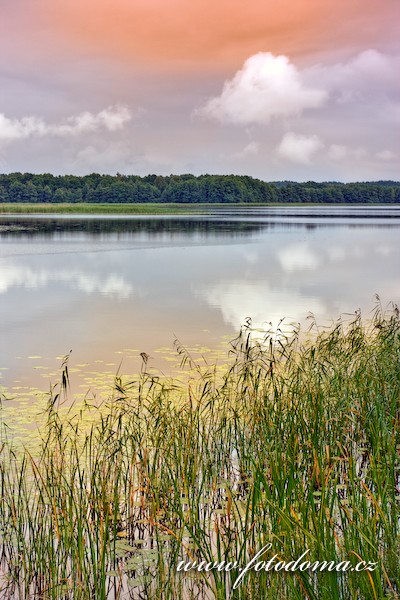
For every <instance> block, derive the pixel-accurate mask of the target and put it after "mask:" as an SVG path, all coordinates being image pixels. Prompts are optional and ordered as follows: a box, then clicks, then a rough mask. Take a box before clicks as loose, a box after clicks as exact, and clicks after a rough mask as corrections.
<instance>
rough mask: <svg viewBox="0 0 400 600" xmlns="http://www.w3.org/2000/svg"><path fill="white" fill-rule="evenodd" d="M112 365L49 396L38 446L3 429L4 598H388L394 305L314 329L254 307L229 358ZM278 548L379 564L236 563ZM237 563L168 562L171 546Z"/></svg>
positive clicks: (397, 374)
mask: <svg viewBox="0 0 400 600" xmlns="http://www.w3.org/2000/svg"><path fill="white" fill-rule="evenodd" d="M177 352H178V355H179V358H180V361H181V365H182V369H183V370H186V372H187V374H188V377H187V378H186V380H185V381H183V379H178V378H170V379H168V380H165V379H161V378H158V377H157V376H155V375H154V374H152V373H151V372H149V370H148V368H147V367H148V364H147V359H146V358H145V357H143V366H142V371H141V373H140V374H138V376H137V377H135V378H132V379H129V380H123V379H122V378H121V377H116V378H115V381H114V385H113V390H112V393H110V396H109V398H108V399H107V400H106V401H105V402H104V403H103V404H102V405H101V407H96V406H94V405H93V403H91V402H90V401H89V400H86V401H85V402H84V403H83V405H82V404H81V405H80V408H79V410H76V411H74V410H73V408H72V409H71V410H70V411H69V413H68V414H62V408H63V405H64V403H65V401H66V400H67V398H68V383H69V370H68V363H67V361H65V363H64V365H63V369H62V374H61V382H60V384H59V385H58V386H56V387H55V388H53V389H52V392H51V393H50V394H49V395H48V396H47V399H46V405H45V407H44V408H45V424H44V427H43V430H42V436H41V439H40V440H38V442H37V446H38V447H37V452H36V453H35V454H32V453H30V452H28V451H26V452H22V453H21V452H17V451H16V449H15V448H14V447H13V444H12V441H10V440H9V439H8V437H7V435H6V432H5V431H3V433H2V445H1V448H2V451H1V464H0V485H1V490H2V502H1V504H0V515H1V517H0V521H1V528H2V535H1V540H0V557H1V558H0V566H1V568H0V572H1V576H0V577H1V589H2V592H1V593H2V597H3V598H10V599H11V598H13V599H21V600H22V599H23V598H24V599H25V598H46V599H47V598H51V599H54V600H61V599H62V600H64V599H67V598H68V599H69V598H71V599H72V598H73V599H74V600H78V599H79V600H84V599H85V600H87V599H89V598H96V599H104V600H106V599H108V598H110V599H111V598H120V599H122V598H127V597H132V598H138V599H139V598H145V599H147V598H148V599H153V598H165V599H171V600H172V599H174V600H175V599H189V598H200V599H207V600H209V599H216V600H222V599H226V598H232V599H238V600H239V599H240V600H242V599H243V600H244V599H248V598H250V599H251V598H254V599H256V598H257V599H259V598H266V599H271V600H272V599H274V600H275V599H276V598H285V599H293V600H295V599H296V600H298V599H300V598H302V599H303V598H310V599H318V600H332V599H341V600H342V599H343V600H347V599H348V598H360V599H361V598H362V599H370V598H377V599H378V598H379V599H381V598H382V599H383V598H398V591H399V589H400V566H399V560H398V556H399V545H400V526H399V516H400V515H399V502H400V490H399V485H400V470H399V467H400V465H399V449H400V427H399V418H400V320H399V312H398V310H397V308H396V307H394V309H393V311H392V312H391V313H390V314H382V312H380V311H379V310H377V312H376V314H375V317H374V319H373V322H372V323H364V322H363V321H362V319H361V316H360V315H359V314H358V313H356V315H355V317H354V319H353V321H352V322H351V323H350V324H348V325H347V326H345V325H344V324H343V323H342V322H341V321H339V322H337V323H336V325H334V326H332V328H331V329H327V330H322V331H320V332H318V333H316V334H315V336H314V337H309V338H308V340H307V341H304V340H302V339H301V338H300V336H299V335H298V333H295V334H293V335H292V336H290V337H285V336H283V335H280V334H279V333H278V334H273V333H271V332H270V333H268V334H267V335H266V336H265V337H264V338H263V339H262V338H254V337H252V332H251V326H250V323H248V324H247V325H246V326H245V327H244V328H243V329H242V331H241V333H240V335H239V337H238V338H237V340H235V341H234V342H233V343H232V344H231V346H230V355H229V361H228V365H227V366H226V368H225V370H224V371H223V372H222V373H221V372H220V371H218V370H217V369H216V368H215V365H214V364H213V363H209V364H206V363H204V362H201V363H200V362H199V361H198V360H196V359H194V358H193V356H192V355H191V354H190V353H188V352H187V351H186V350H185V348H183V347H181V346H179V345H177ZM268 543H271V544H272V547H271V548H272V549H271V551H270V555H269V556H268V557H265V560H268V558H271V557H272V555H273V554H276V555H278V556H279V558H280V559H282V560H285V561H291V560H296V559H297V558H298V557H299V556H301V555H302V554H303V553H304V552H305V550H309V553H308V555H309V557H310V560H312V561H315V560H326V561H335V562H336V563H339V562H340V561H350V563H351V564H352V565H353V564H354V565H355V564H356V563H358V562H359V560H360V559H362V560H365V561H371V562H374V563H376V564H377V568H376V569H375V570H374V571H371V572H356V571H355V570H351V569H350V570H349V571H347V572H336V571H332V572H324V573H315V572H310V571H307V570H305V571H296V572H295V573H284V572H281V571H280V572H266V571H265V570H260V571H259V572H255V571H249V572H248V573H246V576H245V577H244V578H243V580H242V582H241V585H240V586H238V587H236V588H234V582H235V581H236V580H237V578H238V576H239V574H240V571H239V565H240V566H242V567H244V566H245V565H246V564H247V563H248V562H249V561H250V560H251V559H252V558H253V557H254V556H255V555H256V553H257V552H258V551H259V550H261V548H263V547H265V546H266V544H268ZM202 559H204V560H206V561H210V562H214V561H217V562H221V561H231V562H237V565H238V566H237V567H235V568H233V569H232V570H231V571H229V572H225V571H218V570H217V569H214V570H211V571H209V572H206V571H203V572H201V573H197V572H194V573H193V572H191V573H186V574H185V573H178V572H177V565H178V564H179V562H180V561H181V560H185V561H186V560H202Z"/></svg>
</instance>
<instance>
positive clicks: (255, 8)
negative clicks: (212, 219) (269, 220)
mask: <svg viewBox="0 0 400 600" xmlns="http://www.w3.org/2000/svg"><path fill="white" fill-rule="evenodd" d="M399 23H400V2H399V0H279V1H278V0H246V2H244V1H243V0H213V1H212V2H211V0H80V1H79V2H78V0H0V172H2V173H10V172H15V171H21V172H33V173H44V172H46V173H49V172H50V173H54V174H77V175H84V174H88V173H92V172H99V173H110V174H116V173H117V172H119V173H122V174H138V175H146V174H149V173H157V174H162V175H169V174H171V173H176V174H181V173H193V174H195V175H199V174H202V173H212V174H238V175H250V176H253V177H257V178H259V179H263V180H265V181H276V180H285V179H288V180H295V181H308V180H315V181H372V180H380V179H394V180H399V179H400V176H399V173H400V169H399V166H400V35H399V30H400V26H399Z"/></svg>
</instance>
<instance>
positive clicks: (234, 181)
mask: <svg viewBox="0 0 400 600" xmlns="http://www.w3.org/2000/svg"><path fill="white" fill-rule="evenodd" d="M10 202H15V203H27V204H28V203H29V204H32V203H33V204H34V203H79V202H85V203H94V204H96V203H110V204H121V203H151V202H157V203H172V202H174V203H185V204H186V203H189V204H192V203H213V204H214V203H216V204H234V203H240V204H243V203H256V204H266V203H315V204H320V203H321V204H322V203H323V204H342V203H343V204H357V203H362V204H365V203H382V204H398V203H400V182H399V181H374V182H361V183H360V182H358V183H340V182H323V183H317V182H314V181H307V182H305V183H296V182H293V181H275V182H265V181H262V180H260V179H255V178H253V177H249V176H245V175H200V176H198V177H196V176H194V175H190V174H186V175H168V176H161V175H154V174H153V175H146V176H145V177H140V176H139V175H121V174H117V175H115V176H113V175H100V174H98V173H92V174H90V175H85V176H76V175H52V174H49V173H45V174H31V173H11V174H3V175H0V203H10Z"/></svg>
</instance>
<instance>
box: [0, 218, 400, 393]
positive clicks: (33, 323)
mask: <svg viewBox="0 0 400 600" xmlns="http://www.w3.org/2000/svg"><path fill="white" fill-rule="evenodd" d="M399 233H400V207H385V208H382V207H379V208H378V207H356V208H352V207H329V208H327V207H319V208H310V207H303V208H298V207H296V208H294V207H287V208H258V209H242V208H241V209H236V210H234V211H233V210H232V209H230V210H228V209H223V210H212V211H210V212H209V213H208V214H206V215H202V216H179V217H177V216H162V217H160V216H154V217H152V216H140V217H137V216H118V217H116V216H101V217H99V216H87V217H86V216H73V217H71V216H54V215H48V216H46V215H29V216H15V215H10V216H0V315H1V323H0V331H1V333H0V335H1V347H0V367H1V368H2V370H1V371H0V373H1V377H2V379H1V380H0V382H1V381H2V382H3V385H6V386H8V387H11V386H12V384H13V385H14V386H15V381H17V383H19V385H26V384H28V383H29V384H32V382H36V381H37V380H38V378H39V375H40V377H42V376H43V375H46V374H47V373H46V372H43V370H44V371H45V370H46V369H49V371H48V373H49V374H50V373H51V370H52V369H53V368H54V367H55V366H57V365H59V363H60V360H59V359H57V357H59V356H62V355H64V354H66V353H67V352H69V351H70V350H71V349H72V355H71V361H72V362H71V365H72V367H74V365H75V366H76V367H77V370H79V369H81V370H84V368H86V370H87V371H88V372H89V375H88V376H87V382H89V380H90V369H92V371H96V370H97V371H101V370H103V371H107V372H110V373H111V372H112V373H115V372H116V370H117V368H118V365H119V364H120V362H121V360H122V367H121V369H122V370H124V371H125V372H126V371H131V372H135V371H137V370H138V369H139V368H140V364H141V359H140V358H139V353H140V352H143V351H144V352H146V353H148V354H149V355H150V356H151V357H152V358H151V362H149V364H150V365H152V366H154V367H157V368H160V369H163V370H166V371H167V370H168V359H170V358H171V349H172V344H173V340H174V339H175V337H176V338H178V339H179V340H180V342H181V343H182V344H184V345H186V346H188V347H193V346H196V345H197V346H198V347H205V348H216V347H217V346H218V344H220V342H221V339H222V337H223V336H227V337H228V338H233V337H234V336H235V334H236V333H237V332H238V330H239V327H240V325H241V324H242V323H243V322H244V320H245V319H246V318H247V317H251V318H252V319H253V322H254V324H255V325H256V326H257V327H266V324H267V323H269V322H272V323H273V324H274V325H276V324H277V323H278V321H279V320H280V319H281V318H283V317H285V319H286V321H287V322H288V323H289V322H292V321H293V322H299V321H301V322H302V321H304V320H305V319H306V317H307V314H308V313H309V312H310V311H311V312H313V313H314V314H315V316H316V318H317V320H318V322H319V323H321V324H324V323H328V322H330V321H331V320H332V319H336V318H337V317H338V316H339V314H340V313H346V312H347V313H351V312H354V311H355V310H356V309H358V308H361V310H362V312H363V313H364V315H365V316H367V317H368V316H369V315H370V313H371V311H372V309H373V307H374V295H375V294H376V293H378V294H379V295H380V296H381V299H382V301H383V303H384V304H387V303H388V302H389V301H393V302H396V303H398V302H399V301H400V277H399V276H400V267H399V265H400V245H399ZM48 376H49V377H50V375H48ZM83 385H85V383H84V384H83ZM15 387H16V388H18V386H15Z"/></svg>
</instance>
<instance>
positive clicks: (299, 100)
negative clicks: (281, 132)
mask: <svg viewBox="0 0 400 600" xmlns="http://www.w3.org/2000/svg"><path fill="white" fill-rule="evenodd" d="M326 98H327V93H326V92H325V91H324V90H323V89H318V88H317V87H312V86H308V85H307V84H306V83H305V82H304V80H303V77H302V73H301V71H299V70H298V69H297V67H296V66H295V65H293V64H292V63H291V62H290V61H289V59H288V58H287V57H286V56H274V55H273V54H271V53H270V52H259V53H258V54H255V55H254V56H251V57H250V58H248V59H247V60H246V62H245V63H244V65H243V67H242V69H241V70H240V71H238V72H237V73H236V75H235V76H234V77H233V79H231V80H229V81H226V82H225V84H224V88H223V90H222V93H221V95H220V96H217V97H216V98H212V99H211V100H209V101H208V102H207V103H206V104H205V106H203V107H202V108H200V109H199V110H198V111H196V114H197V115H201V116H204V117H208V118H212V119H216V120H218V121H221V122H226V123H235V124H239V125H247V124H252V123H258V124H265V123H268V122H269V121H270V119H271V118H272V117H289V116H293V115H298V114H300V113H301V112H302V111H303V110H305V109H307V108H317V107H319V106H321V105H322V104H323V103H324V101H325V100H326Z"/></svg>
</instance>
